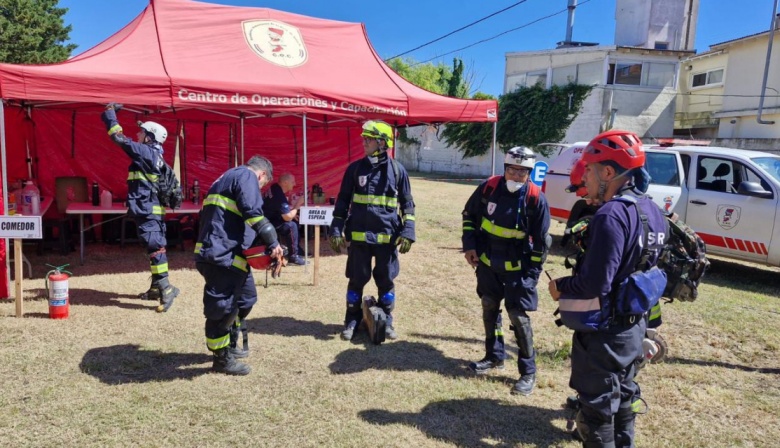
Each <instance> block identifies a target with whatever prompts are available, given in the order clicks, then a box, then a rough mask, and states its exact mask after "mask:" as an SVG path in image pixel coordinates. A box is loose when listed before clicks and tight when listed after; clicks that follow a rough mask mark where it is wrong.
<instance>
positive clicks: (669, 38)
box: [615, 0, 699, 50]
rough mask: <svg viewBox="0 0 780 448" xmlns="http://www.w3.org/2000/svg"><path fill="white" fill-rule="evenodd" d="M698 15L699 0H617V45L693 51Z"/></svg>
mask: <svg viewBox="0 0 780 448" xmlns="http://www.w3.org/2000/svg"><path fill="white" fill-rule="evenodd" d="M689 10H690V13H689ZM689 14H690V15H691V18H690V20H689V19H688V17H689ZM698 14H699V0H617V2H616V4H615V45H626V46H631V47H644V48H655V44H656V42H666V43H667V44H668V49H669V50H693V49H694V36H695V35H696V22H697V19H698ZM686 35H687V36H688V37H687V39H686Z"/></svg>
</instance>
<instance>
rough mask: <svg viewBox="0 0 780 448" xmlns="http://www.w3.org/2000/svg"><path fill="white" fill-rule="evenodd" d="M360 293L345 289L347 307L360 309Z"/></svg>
mask: <svg viewBox="0 0 780 448" xmlns="http://www.w3.org/2000/svg"><path fill="white" fill-rule="evenodd" d="M360 300H361V299H360V294H358V293H357V292H355V291H351V290H347V309H349V310H353V311H355V310H357V311H360Z"/></svg>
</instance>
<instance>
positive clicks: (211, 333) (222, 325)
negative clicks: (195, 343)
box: [206, 309, 238, 338]
mask: <svg viewBox="0 0 780 448" xmlns="http://www.w3.org/2000/svg"><path fill="white" fill-rule="evenodd" d="M237 316H238V310H237V309H236V310H233V311H232V312H230V313H227V314H225V315H224V316H223V317H222V318H221V319H219V320H216V319H206V337H207V338H217V337H220V336H222V335H225V334H228V333H230V329H231V327H233V324H234V322H235V321H236V317H237Z"/></svg>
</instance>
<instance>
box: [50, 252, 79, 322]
mask: <svg viewBox="0 0 780 448" xmlns="http://www.w3.org/2000/svg"><path fill="white" fill-rule="evenodd" d="M47 266H49V267H51V268H54V269H52V270H51V271H49V272H47V273H46V290H47V292H48V294H49V317H50V318H52V319H65V318H67V317H68V315H69V314H70V296H69V295H68V279H69V278H70V276H71V275H73V273H72V272H68V271H66V270H65V269H64V268H65V267H66V266H68V265H67V264H65V265H62V266H52V265H50V264H47Z"/></svg>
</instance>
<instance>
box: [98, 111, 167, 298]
mask: <svg viewBox="0 0 780 448" xmlns="http://www.w3.org/2000/svg"><path fill="white" fill-rule="evenodd" d="M121 107H122V105H121V104H117V103H110V104H108V105H107V106H106V110H105V111H104V112H103V115H102V117H101V118H102V119H103V123H105V125H106V129H108V135H109V136H110V137H111V139H112V140H113V141H114V143H116V144H117V145H119V147H121V148H122V150H124V151H125V154H127V155H128V157H130V167H129V169H128V171H129V172H128V175H127V204H126V205H127V214H128V215H130V216H132V217H133V218H134V220H135V223H136V226H137V227H138V238H139V239H140V240H141V243H142V244H143V245H144V246H146V253H147V254H148V256H149V264H150V267H151V271H152V284H151V286H150V287H149V290H147V291H146V292H145V293H142V294H140V296H139V297H141V298H143V299H147V300H159V301H160V305H159V306H158V307H157V312H158V313H162V312H165V311H168V309H169V308H170V307H171V305H172V304H173V299H175V298H176V296H178V295H179V288H177V287H175V286H173V285H171V283H170V281H169V280H168V257H167V255H166V254H165V246H166V245H167V241H166V240H165V220H164V218H165V208H164V207H162V206H161V205H160V201H159V199H158V198H157V195H156V194H155V193H154V192H153V191H152V183H154V182H156V181H157V177H158V176H159V175H160V168H161V167H162V166H163V164H164V163H165V161H164V160H163V156H162V155H163V147H162V145H163V143H164V142H165V139H166V138H167V137H168V131H166V130H165V128H164V127H162V126H161V125H160V124H158V123H155V122H153V121H147V122H140V121H139V122H138V126H139V127H140V130H139V131H138V142H134V141H133V140H131V139H130V138H128V137H126V136H125V135H124V134H123V133H122V126H120V125H119V123H118V122H117V119H116V113H117V111H118V110H119V109H121Z"/></svg>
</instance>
